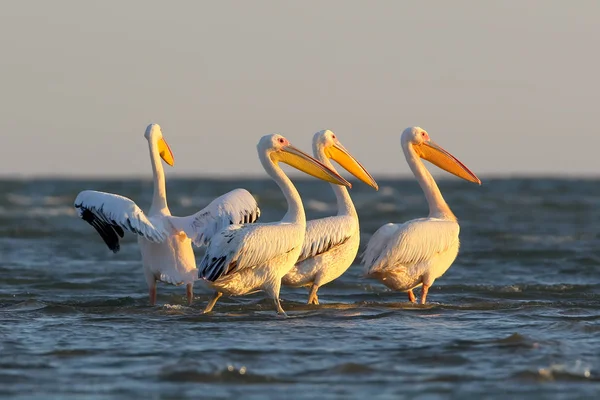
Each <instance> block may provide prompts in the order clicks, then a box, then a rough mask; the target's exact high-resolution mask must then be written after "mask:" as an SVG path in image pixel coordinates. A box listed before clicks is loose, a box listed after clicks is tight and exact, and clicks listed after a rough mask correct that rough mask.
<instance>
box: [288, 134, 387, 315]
mask: <svg viewBox="0 0 600 400" xmlns="http://www.w3.org/2000/svg"><path fill="white" fill-rule="evenodd" d="M313 154H314V156H315V158H316V159H317V160H319V161H321V162H322V163H323V164H324V165H326V166H327V167H328V168H330V169H331V170H333V171H335V168H334V167H333V165H332V164H331V162H330V161H329V160H330V159H332V160H334V161H336V162H337V163H338V164H340V165H341V166H342V167H343V168H344V169H346V171H348V172H350V173H351V174H352V175H354V176H355V177H357V178H358V179H360V180H361V181H363V182H364V183H366V184H367V185H369V186H371V187H373V188H374V189H375V190H377V189H378V186H377V182H375V179H373V177H372V176H371V175H370V174H369V173H368V172H367V170H366V169H365V168H364V167H363V166H362V165H361V164H360V163H359V162H358V161H356V159H355V158H354V157H352V156H351V155H350V153H348V151H347V150H346V149H345V148H344V146H342V144H341V143H340V141H339V140H338V138H337V137H336V136H335V134H334V133H333V132H332V131H330V130H324V131H320V132H317V133H315V135H314V137H313ZM331 188H332V190H333V193H334V194H335V197H336V199H337V208H338V212H337V215H336V216H332V217H327V218H320V219H315V220H311V221H308V222H307V223H306V236H305V238H304V244H303V245H302V251H301V252H300V257H299V258H298V260H297V261H296V265H294V267H293V268H292V270H291V271H290V272H288V273H287V274H286V275H285V276H284V277H283V281H282V283H283V284H284V285H288V286H310V293H309V295H308V304H319V298H318V297H317V291H318V290H319V288H320V287H321V286H323V285H325V284H327V283H329V282H331V281H333V280H334V279H337V278H339V277H340V276H341V275H342V274H343V273H344V272H346V270H347V269H348V267H350V265H351V264H352V262H353V261H354V259H355V258H356V253H357V252H358V246H359V244H360V233H359V225H358V214H357V213H356V209H355V208H354V204H353V203H352V199H351V198H350V194H349V193H348V189H346V188H345V187H343V186H340V185H335V184H331Z"/></svg>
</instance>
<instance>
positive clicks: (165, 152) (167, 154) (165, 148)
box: [158, 138, 175, 167]
mask: <svg viewBox="0 0 600 400" xmlns="http://www.w3.org/2000/svg"><path fill="white" fill-rule="evenodd" d="M158 154H159V155H160V158H162V159H163V160H164V162H166V163H167V164H169V165H170V166H171V167H172V166H173V165H175V158H174V157H173V152H172V151H171V148H170V147H169V145H168V144H167V142H166V141H165V139H163V138H160V139H159V141H158Z"/></svg>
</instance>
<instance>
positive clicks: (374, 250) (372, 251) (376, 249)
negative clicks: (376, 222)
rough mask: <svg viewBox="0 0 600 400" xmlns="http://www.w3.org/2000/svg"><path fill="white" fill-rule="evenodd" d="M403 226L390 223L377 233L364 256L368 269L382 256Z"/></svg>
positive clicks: (364, 262)
mask: <svg viewBox="0 0 600 400" xmlns="http://www.w3.org/2000/svg"><path fill="white" fill-rule="evenodd" d="M401 226H402V225H400V224H391V223H390V224H385V225H383V226H382V227H381V228H379V229H377V231H375V233H374V234H373V236H372V237H371V239H370V240H369V243H367V248H366V249H365V251H364V252H363V255H362V261H363V264H364V265H365V267H366V268H367V269H368V268H370V266H371V265H373V264H374V263H375V261H377V259H378V258H379V257H380V256H381V254H382V253H383V251H384V249H385V248H386V246H387V245H388V243H389V242H390V241H391V239H392V237H393V235H394V234H395V233H396V232H398V229H400V227H401Z"/></svg>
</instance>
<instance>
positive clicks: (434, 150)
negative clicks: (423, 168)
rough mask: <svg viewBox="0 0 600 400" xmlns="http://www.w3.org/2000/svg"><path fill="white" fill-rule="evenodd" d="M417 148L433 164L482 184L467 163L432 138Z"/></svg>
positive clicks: (419, 153) (420, 154) (422, 156)
mask: <svg viewBox="0 0 600 400" xmlns="http://www.w3.org/2000/svg"><path fill="white" fill-rule="evenodd" d="M415 148H416V151H417V154H418V155H419V156H420V157H421V158H423V159H425V160H427V161H429V162H430V163H432V164H433V165H436V166H438V167H440V168H441V169H443V170H444V171H448V172H450V173H451V174H453V175H456V176H458V177H459V178H462V179H464V180H466V181H469V182H473V183H477V184H478V185H481V180H480V179H479V178H478V177H477V176H476V175H475V174H474V173H473V172H471V170H470V169H469V168H467V166H466V165H464V164H463V163H461V162H460V161H459V160H458V159H457V158H456V157H454V156H453V155H452V154H450V153H449V152H447V151H446V150H444V149H443V148H442V147H441V146H439V145H438V144H436V143H435V142H433V141H432V140H429V141H427V142H423V143H422V144H421V145H419V146H415Z"/></svg>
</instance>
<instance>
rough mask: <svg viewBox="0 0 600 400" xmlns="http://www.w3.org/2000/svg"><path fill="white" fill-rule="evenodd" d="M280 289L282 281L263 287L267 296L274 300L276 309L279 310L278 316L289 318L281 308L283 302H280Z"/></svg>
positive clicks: (277, 280)
mask: <svg viewBox="0 0 600 400" xmlns="http://www.w3.org/2000/svg"><path fill="white" fill-rule="evenodd" d="M280 289H281V279H276V280H275V282H270V284H267V285H265V286H263V290H264V291H265V294H266V295H267V296H269V297H270V298H272V299H273V302H274V303H275V309H276V310H277V314H279V315H281V316H284V317H287V314H286V313H285V311H283V308H282V307H281V301H280V300H279V290H280Z"/></svg>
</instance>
